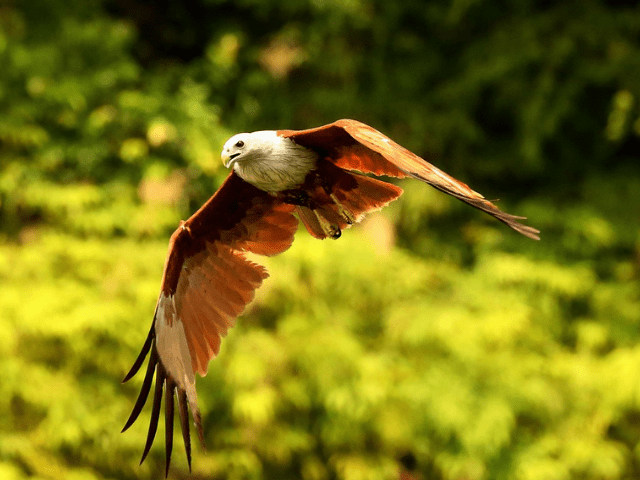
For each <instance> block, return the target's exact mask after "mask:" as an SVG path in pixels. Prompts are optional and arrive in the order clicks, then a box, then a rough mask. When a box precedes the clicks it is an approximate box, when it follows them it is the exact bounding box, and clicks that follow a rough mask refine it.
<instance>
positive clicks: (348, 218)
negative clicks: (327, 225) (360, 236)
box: [327, 192, 356, 225]
mask: <svg viewBox="0 0 640 480" xmlns="http://www.w3.org/2000/svg"><path fill="white" fill-rule="evenodd" d="M327 193H328V192H327ZM329 198H331V200H333V203H335V204H336V205H337V207H338V213H339V214H340V216H341V217H342V218H344V221H345V222H347V223H348V224H349V225H353V224H354V223H356V217H355V216H354V215H353V213H351V210H349V209H348V208H347V207H345V206H344V205H342V204H341V203H340V200H338V197H336V195H335V194H334V193H329Z"/></svg>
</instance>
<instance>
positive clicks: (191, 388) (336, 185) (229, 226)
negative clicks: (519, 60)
mask: <svg viewBox="0 0 640 480" xmlns="http://www.w3.org/2000/svg"><path fill="white" fill-rule="evenodd" d="M222 160H223V162H224V164H225V166H226V167H227V168H231V169H232V171H231V173H230V174H229V176H228V177H227V179H226V180H225V181H224V183H223V184H222V186H221V187H220V188H219V189H218V191H217V192H216V193H215V194H214V195H213V196H212V197H211V198H210V199H209V200H208V201H207V202H206V203H205V204H204V205H203V206H202V207H201V208H200V209H199V210H198V211H197V212H196V213H195V214H194V215H193V216H192V217H191V218H189V219H188V220H187V221H185V222H182V223H181V225H180V226H179V227H178V229H177V230H176V231H175V232H174V233H173V235H172V236H171V240H170V241H169V252H168V255H167V259H166V263H165V266H164V274H163V277H162V285H161V291H160V296H159V298H158V303H157V305H156V310H155V314H154V317H153V324H152V326H151V331H150V332H149V336H148V337H147V340H146V342H145V343H144V346H143V347H142V351H141V352H140V355H139V356H138V358H137V360H136V361H135V363H134V364H133V367H132V368H131V370H130V371H129V373H128V374H127V376H126V377H125V379H124V381H127V380H129V379H130V378H131V377H133V376H134V375H135V374H136V373H137V372H138V370H139V369H140V367H141V366H142V364H143V363H144V360H145V358H146V357H147V355H149V354H150V358H149V363H148V366H147V370H146V374H145V377H144V380H143V382H142V388H141V391H140V395H139V396H138V400H137V401H136V403H135V406H134V407H133V411H132V412H131V416H130V417H129V419H128V420H127V423H126V425H125V427H124V429H123V431H124V430H126V429H127V428H129V427H130V426H131V424H133V422H134V421H135V420H136V419H137V418H138V415H139V414H140V411H141V410H142V408H143V406H144V404H145V402H146V400H147V398H148V395H149V392H150V391H151V387H152V384H153V377H154V375H155V378H156V381H155V387H154V393H153V405H152V410H151V422H150V425H149V432H148V436H147V442H146V445H145V448H144V452H143V454H142V460H141V462H142V461H144V459H145V458H146V456H147V454H148V453H149V449H150V448H151V445H152V444H153V440H154V438H155V434H156V430H157V427H158V420H159V417H160V409H161V404H162V397H163V395H164V397H165V422H166V426H165V431H166V438H165V441H166V470H165V472H166V473H168V471H169V464H170V460H171V450H172V446H173V417H174V408H175V406H176V399H177V407H178V416H179V418H180V425H181V428H182V435H183V439H184V444H185V449H186V454H187V461H188V463H189V468H191V440H190V434H189V410H190V411H191V416H192V418H193V421H194V423H195V428H196V430H197V432H198V436H199V438H200V441H201V442H203V429H202V424H201V419H200V411H199V409H198V405H197V398H196V387H195V382H196V373H198V374H200V375H202V376H204V375H205V374H206V373H207V366H208V364H209V361H210V360H211V359H212V358H213V357H215V356H216V355H217V354H218V352H219V350H220V341H221V339H222V337H224V336H225V335H226V334H227V331H228V330H229V328H230V327H232V326H233V325H234V323H235V319H236V317H237V316H238V315H240V314H241V313H242V311H243V310H244V308H245V306H246V305H247V304H248V303H249V302H250V301H251V300H252V299H253V296H254V292H255V290H256V289H257V288H258V287H259V286H260V285H261V283H262V281H263V280H264V279H265V278H267V276H268V274H267V272H266V269H265V268H264V267H262V266H261V265H258V264H256V263H254V262H252V261H250V260H248V259H247V258H246V257H245V255H244V253H245V252H251V253H254V254H258V255H269V256H271V255H277V254H279V253H282V252H284V251H285V250H287V249H288V248H289V247H290V246H291V243H292V242H293V237H294V234H295V233H296V230H297V227H298V219H300V220H301V221H302V223H303V224H304V226H305V227H306V229H307V230H308V231H309V233H310V234H311V235H313V236H314V237H316V238H319V239H324V238H327V237H330V238H334V239H335V238H338V237H340V235H341V233H342V230H344V229H345V228H348V227H349V226H351V225H353V224H354V223H357V222H359V221H360V220H361V219H362V218H363V217H364V215H365V214H366V213H369V212H372V211H375V210H379V209H380V208H382V207H384V206H385V205H387V204H388V203H389V202H391V201H393V200H395V199H396V198H398V197H399V196H400V195H401V194H402V189H401V188H400V187H398V186H396V185H393V184H391V183H387V182H384V181H381V180H378V179H376V178H372V176H367V175H365V174H369V175H373V176H387V177H397V178H402V177H411V178H415V179H418V180H421V181H423V182H425V183H428V184H429V185H431V186H432V187H435V188H437V189H438V190H440V191H442V192H444V193H446V194H448V195H451V196H453V197H455V198H457V199H459V200H462V201H463V202H465V203H468V204H469V205H471V206H472V207H475V208H477V209H479V210H482V211H484V212H486V213H488V214H489V215H491V216H493V217H495V218H497V219H498V220H500V221H501V222H503V223H505V224H506V225H507V226H509V227H511V228H512V229H514V230H515V231H517V232H519V233H521V234H523V235H525V236H527V237H529V238H532V239H536V240H538V239H539V237H538V233H539V231H538V230H536V229H535V228H532V227H528V226H526V225H523V224H522V223H520V220H522V219H523V218H524V217H517V216H514V215H510V214H508V213H505V212H503V211H501V210H500V209H499V208H498V207H496V206H495V205H494V204H493V203H491V202H489V201H488V200H485V199H484V197H483V196H482V195H480V194H479V193H477V192H475V191H473V190H471V189H470V188H469V187H468V186H467V185H465V184H464V183H462V182H459V181H458V180H456V179H455V178H453V177H450V176H449V175H447V174H446V173H444V172H443V171H441V170H439V169H438V168H436V167H434V166H433V165H431V164H430V163H428V162H426V161H425V160H423V159H422V158H420V157H419V156H417V155H415V154H414V153H412V152H410V151H409V150H407V149H406V148H404V147H402V146H400V145H398V144H397V143H395V142H394V141H393V140H391V139H390V138H388V137H387V136H385V135H383V134H382V133H380V132H378V131H377V130H375V129H374V128H372V127H370V126H368V125H365V124H364V123H361V122H358V121H355V120H338V121H336V122H334V123H331V124H328V125H324V126H321V127H317V128H312V129H309V130H278V131H260V132H253V133H240V134H238V135H235V136H233V137H231V138H230V139H229V140H228V141H227V143H226V144H225V145H224V149H223V150H222ZM163 392H164V393H163ZM203 443H204V442H203Z"/></svg>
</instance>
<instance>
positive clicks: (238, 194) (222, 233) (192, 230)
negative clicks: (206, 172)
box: [122, 173, 298, 473]
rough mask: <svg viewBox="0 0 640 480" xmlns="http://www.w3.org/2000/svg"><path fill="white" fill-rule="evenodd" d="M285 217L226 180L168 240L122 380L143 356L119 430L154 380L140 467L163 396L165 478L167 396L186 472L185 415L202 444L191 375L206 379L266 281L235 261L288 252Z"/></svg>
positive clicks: (255, 193)
mask: <svg viewBox="0 0 640 480" xmlns="http://www.w3.org/2000/svg"><path fill="white" fill-rule="evenodd" d="M293 211H294V207H293V206H291V205H287V204H284V203H282V202H281V201H280V200H277V199H276V198H275V197H274V196H272V195H269V194H268V193H266V192H263V191H261V190H259V189H257V188H255V187H253V186H252V185H250V184H249V183H247V182H245V181H244V180H242V179H241V178H240V177H238V176H237V175H236V174H235V173H231V174H230V175H229V176H228V177H227V179H226V180H225V182H224V183H223V185H222V186H221V187H220V188H219V189H218V191H217V192H216V193H215V194H214V195H213V197H211V198H210V199H209V201H208V202H207V203H205V204H204V205H203V206H202V208H200V210H198V211H197V212H196V213H195V214H194V215H193V216H192V217H191V218H189V220H187V221H186V222H184V223H183V224H182V225H181V226H180V227H179V228H178V229H177V230H176V231H175V233H174V234H173V235H172V236H171V240H170V242H169V253H168V256H167V260H166V263H165V267H164V275H163V278H162V289H161V292H160V297H159V298H158V303H157V306H156V311H155V315H154V319H153V325H152V327H151V331H150V332H149V336H148V337H147V340H146V342H145V344H144V346H143V348H142V351H141V352H140V355H139V356H138V358H137V360H136V361H135V363H134V365H133V367H132V368H131V371H130V372H129V373H128V374H127V376H126V377H125V379H124V381H125V382H126V381H127V380H129V379H130V378H131V377H133V376H134V375H135V374H136V373H137V372H138V370H139V369H140V367H141V366H142V364H143V363H144V360H145V358H146V356H147V354H149V352H151V355H150V358H149V364H148V367H147V371H146V374H145V377H144V380H143V382H142V389H141V391H140V394H139V396H138V400H137V401H136V404H135V406H134V407H133V411H132V412H131V416H130V417H129V419H128V420H127V423H126V425H125V426H124V428H123V430H122V431H125V430H126V429H127V428H129V427H130V426H131V425H132V424H133V422H134V421H135V420H136V419H137V418H138V415H139V414H140V411H141V410H142V407H143V406H144V404H145V402H146V400H147V397H148V395H149V392H150V390H151V385H152V383H153V376H154V373H155V377H156V384H155V391H154V397H153V406H152V410H151V422H150V425H149V433H148V435H147V443H146V445H145V448H144V452H143V454H142V460H141V461H140V463H142V462H143V461H144V459H145V458H146V456H147V454H148V453H149V449H150V448H151V445H152V444H153V440H154V438H155V434H156V429H157V427H158V419H159V416H160V408H161V404H162V396H163V389H165V422H166V427H165V431H166V439H165V441H166V472H167V473H168V471H169V464H170V461H171V450H172V446H173V416H174V415H173V414H174V393H175V396H177V399H178V413H179V417H180V425H181V427H182V435H183V439H184V444H185V449H186V453H187V460H188V463H189V468H191V441H190V435H189V414H188V409H190V410H191V414H192V416H193V420H194V422H195V425H196V429H197V431H198V435H199V437H200V440H201V441H202V440H203V431H202V425H201V422H200V412H199V410H198V405H197V398H196V390H195V374H196V373H199V374H200V375H202V376H204V375H205V374H206V373H207V366H208V364H209V361H210V360H211V358H213V357H215V356H216V355H217V354H218V351H219V349H220V340H221V338H222V337H224V336H225V335H226V334H227V331H228V329H229V328H230V327H232V326H233V325H234V322H235V319H236V317H237V316H238V315H240V314H241V313H242V311H243V310H244V308H245V306H246V305H247V304H248V303H249V302H250V301H251V300H252V299H253V296H254V293H255V290H256V289H257V288H258V287H259V286H260V285H261V284H262V281H263V280H264V279H265V278H266V277H267V276H268V274H267V272H266V269H265V268H264V267H262V266H260V265H258V264H256V263H253V262H251V261H250V260H248V259H247V258H245V256H244V255H243V253H244V252H252V253H256V254H260V255H276V254H278V253H281V252H283V251H285V250H286V249H288V248H289V247H290V246H291V243H292V242H293V236H294V234H295V232H296V230H297V226H298V220H297V219H296V217H295V216H294V215H293Z"/></svg>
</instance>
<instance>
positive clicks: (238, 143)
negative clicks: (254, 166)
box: [236, 140, 244, 148]
mask: <svg viewBox="0 0 640 480" xmlns="http://www.w3.org/2000/svg"><path fill="white" fill-rule="evenodd" d="M236 147H238V148H242V147H244V142H243V141H242V140H238V141H237V142H236Z"/></svg>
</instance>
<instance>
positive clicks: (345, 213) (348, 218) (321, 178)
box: [316, 171, 356, 225]
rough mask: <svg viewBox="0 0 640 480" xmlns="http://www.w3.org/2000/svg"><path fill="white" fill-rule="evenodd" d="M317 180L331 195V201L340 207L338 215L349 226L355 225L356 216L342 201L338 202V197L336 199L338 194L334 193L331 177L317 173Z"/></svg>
mask: <svg viewBox="0 0 640 480" xmlns="http://www.w3.org/2000/svg"><path fill="white" fill-rule="evenodd" d="M316 178H317V180H318V182H319V183H320V185H321V186H322V189H323V190H324V191H325V193H326V194H327V195H329V198H330V199H331V201H332V202H333V203H335V204H336V206H337V207H338V214H339V215H340V216H341V217H342V218H343V220H344V221H345V222H347V224H349V225H353V224H354V223H356V217H355V215H354V214H353V213H352V212H351V210H349V209H348V208H347V207H345V206H344V205H342V203H340V200H338V197H336V194H335V193H333V182H332V181H331V179H330V178H329V176H328V175H323V174H322V172H321V171H317V172H316Z"/></svg>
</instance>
